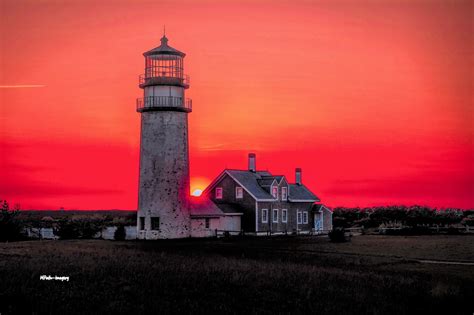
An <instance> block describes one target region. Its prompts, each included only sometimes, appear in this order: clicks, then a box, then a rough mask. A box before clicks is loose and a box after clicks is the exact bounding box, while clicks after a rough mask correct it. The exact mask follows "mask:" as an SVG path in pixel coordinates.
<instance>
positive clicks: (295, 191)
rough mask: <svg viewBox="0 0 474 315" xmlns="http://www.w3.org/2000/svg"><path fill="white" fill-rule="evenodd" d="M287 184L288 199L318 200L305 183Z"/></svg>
mask: <svg viewBox="0 0 474 315" xmlns="http://www.w3.org/2000/svg"><path fill="white" fill-rule="evenodd" d="M288 186H290V192H289V195H288V199H289V200H290V201H300V200H301V201H303V200H304V201H313V202H314V201H319V198H318V197H317V196H316V195H315V194H313V193H312V192H311V191H310V190H309V189H308V188H307V187H306V186H305V185H298V184H288Z"/></svg>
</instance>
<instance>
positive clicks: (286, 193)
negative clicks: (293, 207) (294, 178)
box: [281, 187, 288, 201]
mask: <svg viewBox="0 0 474 315" xmlns="http://www.w3.org/2000/svg"><path fill="white" fill-rule="evenodd" d="M283 191H285V198H283ZM281 200H284V201H286V200H288V188H287V187H282V188H281Z"/></svg>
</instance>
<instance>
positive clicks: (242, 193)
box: [235, 186, 244, 199]
mask: <svg viewBox="0 0 474 315" xmlns="http://www.w3.org/2000/svg"><path fill="white" fill-rule="evenodd" d="M238 190H240V197H239V194H238V193H237V191H238ZM243 198H244V189H243V188H242V187H240V186H237V187H235V199H243Z"/></svg>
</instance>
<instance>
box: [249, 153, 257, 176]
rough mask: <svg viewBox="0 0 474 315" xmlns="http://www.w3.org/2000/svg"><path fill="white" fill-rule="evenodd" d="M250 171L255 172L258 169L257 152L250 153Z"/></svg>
mask: <svg viewBox="0 0 474 315" xmlns="http://www.w3.org/2000/svg"><path fill="white" fill-rule="evenodd" d="M249 171H251V172H254V173H255V172H256V171H257V164H256V161H255V153H249Z"/></svg>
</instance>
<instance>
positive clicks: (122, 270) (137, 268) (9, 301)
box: [0, 236, 474, 315]
mask: <svg viewBox="0 0 474 315" xmlns="http://www.w3.org/2000/svg"><path fill="white" fill-rule="evenodd" d="M473 240H474V238H473V237H469V236H425V237H396V236H360V237H354V238H353V240H352V242H351V243H344V244H333V243H329V242H328V241H327V238H307V237H299V238H273V239H262V238H258V239H254V238H246V239H241V240H238V239H233V240H230V241H226V240H191V239H188V240H176V241H156V242H114V241H100V240H90V241H89V240H80V241H79V240H74V241H29V242H17V243H8V244H5V243H4V244H0V313H2V315H3V314H8V313H19V312H27V313H32V312H35V313H40V314H43V313H58V314H78V313H81V314H91V313H135V314H138V313H154V314H163V313H258V314H262V313H263V314H269V313H299V314H302V313H305V314H315V313H319V314H408V313H423V314H428V313H431V314H438V313H445V314H472V312H473V311H474V307H472V306H471V304H472V300H473V298H474V267H473V266H448V265H426V264H420V263H418V262H416V260H415V258H423V259H437V258H440V257H442V258H443V259H446V258H449V257H451V256H453V253H456V255H454V257H455V258H456V260H469V259H471V258H472V256H471V255H472V254H473V253H472V251H473ZM447 247H449V251H448V254H446V253H443V252H442V253H441V254H440V249H441V250H443V248H444V249H445V250H446V251H447V249H446V248H447ZM416 252H418V254H416ZM416 255H418V256H421V257H415V256H416ZM440 255H441V256H440ZM42 274H46V275H60V276H61V275H62V276H69V277H70V279H71V280H70V282H63V283H61V282H57V281H40V280H39V276H40V275H42Z"/></svg>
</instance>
